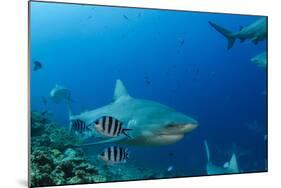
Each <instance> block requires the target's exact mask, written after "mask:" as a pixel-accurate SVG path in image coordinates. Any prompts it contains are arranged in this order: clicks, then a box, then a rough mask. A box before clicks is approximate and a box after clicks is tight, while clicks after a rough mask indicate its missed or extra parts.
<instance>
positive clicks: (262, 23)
mask: <svg viewBox="0 0 281 188" xmlns="http://www.w3.org/2000/svg"><path fill="white" fill-rule="evenodd" d="M209 24H210V25H211V26H212V27H213V28H214V29H215V30H217V31H218V32H219V33H221V34H222V35H223V36H225V37H226V39H227V41H228V46H227V49H230V48H232V46H233V45H234V42H235V40H236V39H237V38H238V39H240V41H241V42H244V41H245V40H250V41H252V42H253V43H254V44H258V42H260V41H262V40H265V39H267V18H265V17H263V18H260V19H258V20H257V21H255V22H254V23H252V24H250V25H248V26H246V27H241V29H240V31H238V32H231V31H229V30H227V29H225V28H223V27H221V26H219V25H218V24H216V23H214V22H211V21H209Z"/></svg>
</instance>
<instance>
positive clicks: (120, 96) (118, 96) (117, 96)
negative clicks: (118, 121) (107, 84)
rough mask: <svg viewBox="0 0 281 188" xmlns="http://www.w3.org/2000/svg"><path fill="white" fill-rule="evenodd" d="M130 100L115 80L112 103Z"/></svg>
mask: <svg viewBox="0 0 281 188" xmlns="http://www.w3.org/2000/svg"><path fill="white" fill-rule="evenodd" d="M129 98H131V97H130V95H129V94H128V92H127V89H126V88H125V86H124V84H123V83H122V81H121V80H116V84H115V89H114V96H113V101H114V102H116V101H120V100H124V99H129Z"/></svg>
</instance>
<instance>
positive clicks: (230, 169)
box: [204, 140, 239, 175]
mask: <svg viewBox="0 0 281 188" xmlns="http://www.w3.org/2000/svg"><path fill="white" fill-rule="evenodd" d="M204 145H205V150H206V153H207V160H208V162H207V166H206V170H207V174H208V175H213V174H233V173H239V168H238V164H237V160H236V155H235V153H233V154H232V156H231V158H230V161H229V162H226V163H224V166H223V167H220V166H216V165H214V164H213V163H212V162H211V160H210V151H209V147H208V143H207V141H206V140H204Z"/></svg>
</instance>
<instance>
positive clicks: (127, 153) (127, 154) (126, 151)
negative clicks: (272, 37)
mask: <svg viewBox="0 0 281 188" xmlns="http://www.w3.org/2000/svg"><path fill="white" fill-rule="evenodd" d="M125 153H126V156H125V158H126V160H128V159H129V156H130V153H129V150H128V148H126V149H125Z"/></svg>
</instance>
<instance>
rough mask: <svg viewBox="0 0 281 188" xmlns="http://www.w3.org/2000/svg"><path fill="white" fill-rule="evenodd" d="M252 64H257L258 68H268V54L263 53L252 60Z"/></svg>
mask: <svg viewBox="0 0 281 188" xmlns="http://www.w3.org/2000/svg"><path fill="white" fill-rule="evenodd" d="M251 62H252V63H254V64H256V65H257V66H258V67H261V68H266V66H267V53H266V52H262V53H260V54H258V55H256V56H255V57H253V58H252V59H251Z"/></svg>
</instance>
